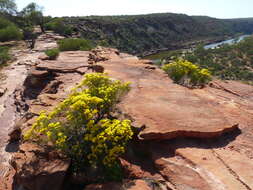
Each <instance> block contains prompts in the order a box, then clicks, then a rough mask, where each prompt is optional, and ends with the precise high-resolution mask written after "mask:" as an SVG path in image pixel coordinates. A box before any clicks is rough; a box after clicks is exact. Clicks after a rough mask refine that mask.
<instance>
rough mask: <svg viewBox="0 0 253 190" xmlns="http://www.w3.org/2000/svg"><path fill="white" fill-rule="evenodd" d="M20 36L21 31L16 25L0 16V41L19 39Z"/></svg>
mask: <svg viewBox="0 0 253 190" xmlns="http://www.w3.org/2000/svg"><path fill="white" fill-rule="evenodd" d="M21 38H22V33H21V32H20V30H19V29H18V27H17V26H16V25H15V24H13V23H12V22H10V21H8V20H6V19H4V18H0V41H1V42H5V41H10V40H20V39H21Z"/></svg>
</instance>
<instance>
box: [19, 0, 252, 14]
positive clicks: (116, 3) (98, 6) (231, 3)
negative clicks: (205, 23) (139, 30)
mask: <svg viewBox="0 0 253 190" xmlns="http://www.w3.org/2000/svg"><path fill="white" fill-rule="evenodd" d="M30 2H35V3H37V4H39V5H40V6H42V7H43V12H44V15H51V16H88V15H132V14H148V13H166V12H171V13H184V14H188V15H205V16H211V17H216V18H247V17H253V11H252V9H253V0H16V4H17V5H18V9H19V10H20V9H22V8H23V7H25V6H26V5H27V4H29V3H30Z"/></svg>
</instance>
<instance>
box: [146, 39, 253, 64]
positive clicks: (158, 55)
mask: <svg viewBox="0 0 253 190" xmlns="http://www.w3.org/2000/svg"><path fill="white" fill-rule="evenodd" d="M248 36H250V35H241V36H239V37H236V38H232V39H229V40H224V41H221V42H218V43H212V44H208V45H205V46H204V48H205V49H213V48H218V47H219V46H221V45H223V44H234V43H238V42H240V41H242V40H243V39H245V38H246V37H248ZM191 49H192V48H191ZM179 51H188V50H187V49H178V50H168V51H161V52H158V53H155V54H152V55H148V56H145V57H143V58H144V59H150V60H154V61H159V60H161V59H165V58H166V57H170V56H171V55H172V54H173V53H174V52H179Z"/></svg>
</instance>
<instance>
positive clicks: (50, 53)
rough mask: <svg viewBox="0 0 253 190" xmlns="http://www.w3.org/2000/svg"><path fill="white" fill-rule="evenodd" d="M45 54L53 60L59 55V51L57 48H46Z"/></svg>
mask: <svg viewBox="0 0 253 190" xmlns="http://www.w3.org/2000/svg"><path fill="white" fill-rule="evenodd" d="M45 54H46V55H47V56H48V57H49V59H50V60H55V59H56V58H57V57H58V56H59V54H60V51H59V49H57V48H54V49H48V50H46V51H45Z"/></svg>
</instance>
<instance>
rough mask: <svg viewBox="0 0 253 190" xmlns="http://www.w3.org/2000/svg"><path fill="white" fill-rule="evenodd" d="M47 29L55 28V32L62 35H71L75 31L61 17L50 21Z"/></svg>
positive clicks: (46, 26)
mask: <svg viewBox="0 0 253 190" xmlns="http://www.w3.org/2000/svg"><path fill="white" fill-rule="evenodd" d="M45 29H46V30H53V31H54V32H55V33H58V34H60V35H64V36H65V35H67V36H70V35H71V34H72V32H73V29H72V27H70V26H68V25H66V24H64V22H63V20H62V19H61V18H58V19H54V20H52V21H50V22H48V23H46V24H45Z"/></svg>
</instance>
